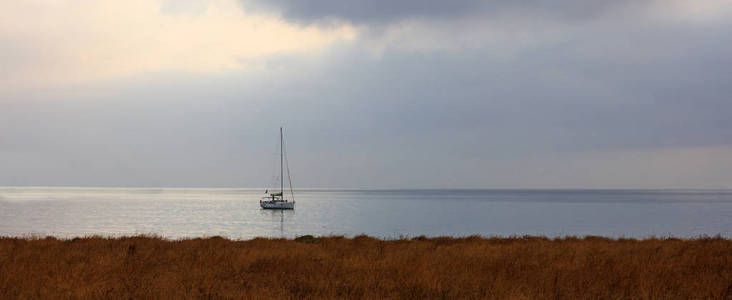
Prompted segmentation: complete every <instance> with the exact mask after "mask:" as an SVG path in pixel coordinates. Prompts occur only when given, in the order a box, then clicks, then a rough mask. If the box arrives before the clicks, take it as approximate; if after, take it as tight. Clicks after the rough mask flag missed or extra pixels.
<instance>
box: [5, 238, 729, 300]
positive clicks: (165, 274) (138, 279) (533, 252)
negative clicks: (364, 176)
mask: <svg viewBox="0 0 732 300" xmlns="http://www.w3.org/2000/svg"><path fill="white" fill-rule="evenodd" d="M36 298H46V299H64V298H72V299H73V298H76V299H88V298H105V299H106V298H111V299H119V298H125V299H130V298H133V299H151V298H152V299H190V298H195V299H199V298H205V299H277V298H280V299H281V298H288V299H293V298H294V299H303V298H340V299H343V298H348V299H354V298H355V299H361V298H366V299H384V298H399V299H438V298H439V299H477V298H499V299H560V298H561V299H730V298H732V240H728V239H723V238H699V239H691V240H679V239H646V240H633V239H620V240H613V239H606V238H598V237H588V238H562V239H554V240H551V239H546V238H539V237H520V238H481V237H467V238H414V239H409V240H408V239H401V240H387V241H384V240H379V239H374V238H370V237H366V236H359V237H355V238H342V237H326V238H313V237H301V238H298V239H296V240H287V239H263V238H258V239H254V240H249V241H230V240H227V239H223V238H218V237H213V238H205V239H189V240H179V241H171V240H165V239H160V238H155V237H126V238H116V239H115V238H99V237H89V238H81V239H73V240H58V239H54V238H45V239H20V238H0V299H36Z"/></svg>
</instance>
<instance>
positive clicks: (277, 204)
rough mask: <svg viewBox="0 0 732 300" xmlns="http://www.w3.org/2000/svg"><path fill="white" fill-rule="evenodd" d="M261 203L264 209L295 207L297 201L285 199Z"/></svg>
mask: <svg viewBox="0 0 732 300" xmlns="http://www.w3.org/2000/svg"><path fill="white" fill-rule="evenodd" d="M259 205H260V206H261V207H262V208H264V209H295V202H289V201H287V202H285V201H267V200H262V201H259Z"/></svg>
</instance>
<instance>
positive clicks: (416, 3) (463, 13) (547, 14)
mask: <svg viewBox="0 0 732 300" xmlns="http://www.w3.org/2000/svg"><path fill="white" fill-rule="evenodd" d="M240 1H241V2H242V4H243V7H244V8H245V9H247V10H255V11H256V10H266V11H270V12H276V13H279V14H280V15H281V16H282V17H283V18H285V19H287V20H289V21H292V22H295V23H299V24H312V23H324V22H325V23H328V22H332V21H341V22H347V23H352V24H356V25H363V24H365V25H378V24H390V23H398V22H400V21H405V20H409V19H437V20H455V19H463V18H466V17H481V18H499V17H502V16H511V17H515V18H534V19H561V20H587V19H593V18H597V17H600V16H603V15H605V14H608V13H612V12H618V11H628V10H641V9H644V8H646V7H647V6H649V5H650V4H651V3H654V1H625V0H622V1H610V0H600V1H574V0H561V1H545V0H539V1H499V0H457V1H437V0H427V1H424V0H397V1H384V0H377V1H368V0H346V1H339V0H326V1H322V0H305V1H295V0H274V1H273V0H240ZM472 29H474V28H471V30H472Z"/></svg>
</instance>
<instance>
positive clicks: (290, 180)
mask: <svg viewBox="0 0 732 300" xmlns="http://www.w3.org/2000/svg"><path fill="white" fill-rule="evenodd" d="M284 141H285V140H284V139H282V151H284V154H285V166H286V167H287V181H288V182H289V183H290V197H292V202H295V192H294V191H293V190H292V177H291V176H290V161H289V160H288V159H287V147H286V146H285V142H284Z"/></svg>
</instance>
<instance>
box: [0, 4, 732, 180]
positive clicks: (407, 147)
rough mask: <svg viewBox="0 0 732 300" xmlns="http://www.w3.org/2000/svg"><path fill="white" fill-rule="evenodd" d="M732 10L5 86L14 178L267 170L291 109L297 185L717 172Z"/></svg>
mask: <svg viewBox="0 0 732 300" xmlns="http://www.w3.org/2000/svg"><path fill="white" fill-rule="evenodd" d="M565 13H566V14H567V15H572V14H574V13H573V12H572V11H571V10H570V11H568V12H565ZM383 20H388V19H383ZM391 20H394V19H393V18H392V19H391ZM728 23H729V21H724V22H720V23H706V24H701V25H696V24H694V23H693V22H691V23H688V22H687V23H683V22H673V21H668V22H660V21H650V20H646V19H638V18H628V19H624V20H623V24H619V22H613V21H609V22H600V23H598V24H593V25H592V26H583V27H581V28H574V29H573V30H567V31H564V30H559V32H558V33H556V34H552V35H549V36H548V37H544V38H542V39H541V40H538V41H536V42H534V43H530V44H528V46H522V44H521V43H515V44H509V43H511V40H510V39H509V40H508V41H507V43H503V42H498V43H492V44H489V45H488V46H483V47H472V48H453V49H448V50H444V51H441V50H430V51H420V50H419V49H417V50H408V49H402V48H398V47H385V49H384V51H383V53H380V54H379V55H373V53H372V52H371V51H370V50H369V47H371V46H372V45H371V43H373V42H374V41H373V40H368V39H359V40H356V41H344V42H340V43H337V44H335V45H333V46H332V47H330V48H329V49H326V50H325V53H322V54H320V55H309V54H307V55H306V54H280V55H275V56H270V57H267V58H264V59H263V62H262V65H263V66H268V69H266V70H264V71H258V72H256V73H249V72H246V71H244V72H241V73H229V74H220V75H210V74H209V75H190V76H185V75H180V74H174V73H170V74H154V75H149V77H139V78H135V79H130V80H128V81H126V82H117V83H114V84H109V85H107V86H100V87H96V88H95V89H86V90H83V91H66V92H54V91H49V92H43V91H34V92H33V93H27V94H23V95H14V96H8V95H7V94H5V95H4V94H3V93H4V92H5V91H3V92H2V93H0V105H2V109H0V169H1V170H3V171H2V172H0V185H25V184H34V185H45V184H49V185H54V184H64V185H129V186H161V185H163V186H250V187H253V186H261V185H263V184H265V183H266V182H264V181H265V180H266V179H267V178H266V175H265V176H263V175H262V174H267V175H268V174H270V169H269V168H270V167H271V165H270V163H269V162H268V158H270V157H271V153H274V152H276V145H277V139H276V134H277V128H278V127H279V126H281V125H284V126H285V129H286V134H287V142H288V145H289V146H290V159H291V163H292V166H293V174H294V175H295V177H294V179H295V184H296V186H298V187H312V186H329V187H594V188H602V187H638V188H643V187H679V186H684V187H713V186H719V185H723V184H724V183H725V182H729V180H728V179H729V178H732V172H730V171H729V168H728V167H726V166H727V165H728V163H726V162H722V163H720V164H719V166H720V167H710V166H713V165H716V162H715V161H709V160H708V159H706V158H704V157H699V155H702V156H703V155H706V154H709V153H712V154H713V155H712V154H709V155H711V156H710V157H711V158H710V159H712V160H720V159H723V158H724V157H725V155H726V154H727V153H728V151H729V149H730V145H732V118H729V112H730V111H732V101H730V100H729V95H732V85H730V84H729V83H730V82H732V77H731V76H732V72H729V71H728V70H732V59H731V57H730V56H729V55H728V53H732V41H730V39H729V38H728V37H729V36H732V29H731V28H732V26H729V25H730V24H728ZM529 38H531V37H529ZM505 53H508V54H505ZM696 148H701V149H707V150H703V151H698V152H697V151H695V150H694V149H696ZM678 149H682V150H678ZM683 149H686V150H683ZM708 149H722V150H718V151H710V150H708ZM659 153H661V154H662V155H658V154H659ZM693 155H697V156H696V157H691V156H693ZM555 157H558V158H561V159H559V160H556V161H554V159H553V158H555ZM275 159H276V157H275ZM641 171H642V172H641ZM629 173H632V174H629ZM638 174H640V175H638ZM705 178H712V179H713V180H705ZM707 183H709V184H707Z"/></svg>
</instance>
